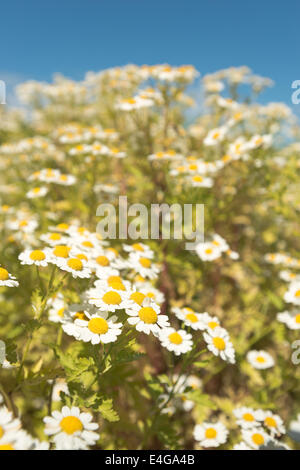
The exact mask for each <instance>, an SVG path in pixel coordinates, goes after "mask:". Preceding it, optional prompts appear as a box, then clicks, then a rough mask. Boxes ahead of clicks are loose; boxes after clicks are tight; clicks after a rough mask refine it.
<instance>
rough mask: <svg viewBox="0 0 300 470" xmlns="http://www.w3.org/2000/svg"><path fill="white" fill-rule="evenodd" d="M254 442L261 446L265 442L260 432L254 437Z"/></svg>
mask: <svg viewBox="0 0 300 470" xmlns="http://www.w3.org/2000/svg"><path fill="white" fill-rule="evenodd" d="M252 441H253V442H254V444H256V445H258V446H261V445H263V443H264V442H265V439H264V436H262V435H261V434H259V433H258V432H257V433H255V434H253V435H252Z"/></svg>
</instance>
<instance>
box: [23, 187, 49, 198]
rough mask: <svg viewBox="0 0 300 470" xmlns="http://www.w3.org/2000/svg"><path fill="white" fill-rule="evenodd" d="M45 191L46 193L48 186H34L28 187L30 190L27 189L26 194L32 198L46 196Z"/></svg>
mask: <svg viewBox="0 0 300 470" xmlns="http://www.w3.org/2000/svg"><path fill="white" fill-rule="evenodd" d="M47 193H48V188H46V187H36V188H32V189H30V191H28V192H27V193H26V196H27V197H28V198H29V199H34V198H36V197H43V196H46V194H47Z"/></svg>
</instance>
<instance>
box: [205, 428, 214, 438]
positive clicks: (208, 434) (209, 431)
mask: <svg viewBox="0 0 300 470" xmlns="http://www.w3.org/2000/svg"><path fill="white" fill-rule="evenodd" d="M205 437H206V439H214V438H215V437H217V431H216V430H215V429H214V428H208V429H206V431H205Z"/></svg>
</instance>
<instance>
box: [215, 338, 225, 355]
mask: <svg viewBox="0 0 300 470" xmlns="http://www.w3.org/2000/svg"><path fill="white" fill-rule="evenodd" d="M213 343H214V346H215V347H216V348H217V349H219V351H224V349H225V347H226V344H225V341H224V339H223V338H219V337H218V336H216V337H215V338H213Z"/></svg>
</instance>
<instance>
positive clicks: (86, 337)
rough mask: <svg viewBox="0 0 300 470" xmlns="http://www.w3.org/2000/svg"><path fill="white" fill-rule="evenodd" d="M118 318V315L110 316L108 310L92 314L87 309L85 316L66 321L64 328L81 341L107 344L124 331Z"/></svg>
mask: <svg viewBox="0 0 300 470" xmlns="http://www.w3.org/2000/svg"><path fill="white" fill-rule="evenodd" d="M116 320H117V317H116V316H115V315H113V316H112V317H109V314H108V312H103V311H102V312H99V311H98V312H97V313H94V314H91V313H90V312H88V311H87V310H85V311H84V317H82V318H81V317H79V316H78V317H77V318H75V320H74V322H65V323H64V324H63V330H64V331H65V333H67V334H68V335H71V336H74V338H76V339H77V340H79V341H84V342H91V343H92V344H99V343H103V344H107V343H112V342H114V341H116V340H117V337H118V336H119V335H120V334H121V332H122V329H121V328H122V323H117V322H116Z"/></svg>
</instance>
